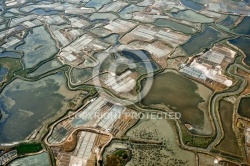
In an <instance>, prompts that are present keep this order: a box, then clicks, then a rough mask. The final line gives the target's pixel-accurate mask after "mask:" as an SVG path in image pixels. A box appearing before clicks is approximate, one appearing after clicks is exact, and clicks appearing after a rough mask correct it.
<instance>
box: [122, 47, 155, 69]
mask: <svg viewBox="0 0 250 166" xmlns="http://www.w3.org/2000/svg"><path fill="white" fill-rule="evenodd" d="M121 55H122V56H124V57H126V58H128V59H130V60H132V61H133V62H135V63H136V64H137V67H143V68H145V69H148V70H150V71H148V72H153V71H155V70H158V69H159V67H158V65H157V64H156V63H155V62H154V61H153V60H152V59H151V57H150V53H149V52H147V51H145V50H123V51H122V52H121ZM151 68H152V70H153V71H151Z"/></svg>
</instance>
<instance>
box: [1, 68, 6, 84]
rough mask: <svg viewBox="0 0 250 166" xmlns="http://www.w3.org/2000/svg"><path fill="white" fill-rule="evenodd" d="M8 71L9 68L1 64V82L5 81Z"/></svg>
mask: <svg viewBox="0 0 250 166" xmlns="http://www.w3.org/2000/svg"><path fill="white" fill-rule="evenodd" d="M7 73H8V69H6V68H4V67H2V66H0V82H2V81H3V78H4V76H5V75H6V74H7Z"/></svg>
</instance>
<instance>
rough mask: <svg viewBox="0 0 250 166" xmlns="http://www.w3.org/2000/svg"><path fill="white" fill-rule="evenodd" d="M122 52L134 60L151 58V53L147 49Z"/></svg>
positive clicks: (139, 60)
mask: <svg viewBox="0 0 250 166" xmlns="http://www.w3.org/2000/svg"><path fill="white" fill-rule="evenodd" d="M121 54H122V55H123V56H124V57H126V58H128V59H130V60H132V61H134V62H143V61H150V60H151V57H150V55H149V53H148V52H147V51H145V50H123V51H122V52H121Z"/></svg>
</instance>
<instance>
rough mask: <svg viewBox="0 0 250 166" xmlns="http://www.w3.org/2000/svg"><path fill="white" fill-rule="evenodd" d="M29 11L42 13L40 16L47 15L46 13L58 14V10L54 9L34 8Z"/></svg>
mask: <svg viewBox="0 0 250 166" xmlns="http://www.w3.org/2000/svg"><path fill="white" fill-rule="evenodd" d="M31 13H32V14H37V15H42V16H47V15H53V14H58V11H54V10H49V11H45V10H43V9H35V10H33V11H31Z"/></svg>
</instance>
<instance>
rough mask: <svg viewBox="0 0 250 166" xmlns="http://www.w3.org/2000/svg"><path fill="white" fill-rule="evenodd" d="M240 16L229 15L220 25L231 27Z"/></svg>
mask: <svg viewBox="0 0 250 166" xmlns="http://www.w3.org/2000/svg"><path fill="white" fill-rule="evenodd" d="M237 18H238V16H231V15H229V16H227V18H226V19H225V20H223V21H221V22H220V25H223V26H225V27H231V26H232V25H233V24H234V23H235V21H236V20H237Z"/></svg>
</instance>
